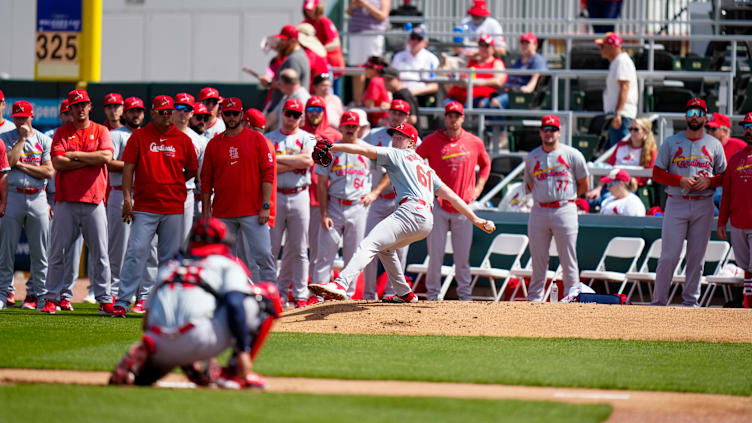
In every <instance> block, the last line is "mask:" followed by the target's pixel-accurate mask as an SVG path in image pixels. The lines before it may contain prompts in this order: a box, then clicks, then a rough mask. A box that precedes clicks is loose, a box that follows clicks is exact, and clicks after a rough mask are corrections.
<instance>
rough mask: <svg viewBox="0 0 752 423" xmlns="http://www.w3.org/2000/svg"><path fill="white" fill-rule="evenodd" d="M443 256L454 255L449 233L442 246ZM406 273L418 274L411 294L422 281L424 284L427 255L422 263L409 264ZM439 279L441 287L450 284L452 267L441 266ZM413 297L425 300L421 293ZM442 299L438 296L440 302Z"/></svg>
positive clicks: (452, 275) (424, 295)
mask: <svg viewBox="0 0 752 423" xmlns="http://www.w3.org/2000/svg"><path fill="white" fill-rule="evenodd" d="M444 254H445V255H446V254H454V249H453V248H452V233H451V232H448V233H447V238H446V244H445V245H444ZM442 258H443V257H442ZM407 273H417V274H418V276H417V277H416V278H415V282H413V292H415V291H416V289H417V287H418V285H419V284H420V282H421V280H422V281H423V285H425V284H426V281H425V275H426V273H428V254H427V253H426V259H425V260H423V263H413V264H409V265H408V266H407ZM441 277H442V278H444V282H443V283H442V287H443V286H444V285H446V284H449V283H451V282H452V279H454V265H452V266H445V265H441ZM447 286H448V285H447ZM415 295H417V296H418V297H421V298H426V294H425V293H422V292H421V293H420V294H418V293H416V294H415ZM442 299H444V296H443V295H441V294H440V295H439V300H442Z"/></svg>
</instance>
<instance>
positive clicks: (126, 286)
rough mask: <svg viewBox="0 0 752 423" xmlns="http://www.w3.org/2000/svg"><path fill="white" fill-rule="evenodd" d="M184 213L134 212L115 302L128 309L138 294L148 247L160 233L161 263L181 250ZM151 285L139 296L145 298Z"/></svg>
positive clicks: (158, 246)
mask: <svg viewBox="0 0 752 423" xmlns="http://www.w3.org/2000/svg"><path fill="white" fill-rule="evenodd" d="M182 216H183V215H182V214H157V213H148V212H141V211H137V212H133V222H131V234H130V237H129V238H128V250H127V251H126V253H125V260H124V261H123V267H122V269H121V271H120V288H119V289H118V296H117V299H116V300H115V305H116V306H120V307H123V308H125V309H126V310H127V309H128V306H129V305H130V300H131V297H133V296H134V295H136V293H137V292H138V291H139V289H140V288H142V289H143V288H144V287H143V286H142V284H141V275H142V274H143V273H144V269H145V266H146V259H147V257H148V255H149V251H150V250H151V248H149V247H150V246H151V245H152V243H153V242H154V235H157V255H158V257H159V266H160V267H161V266H162V265H163V264H165V263H166V262H168V261H169V260H171V259H172V258H173V257H175V255H176V254H177V253H178V251H179V250H180V242H181V240H182V239H183V238H182V237H183V232H182V226H181V225H182V219H183V217H182ZM151 288H152V287H148V289H144V290H145V291H146V292H145V293H144V292H143V291H142V292H141V294H145V295H141V297H140V298H139V299H142V300H146V299H148V297H149V291H151Z"/></svg>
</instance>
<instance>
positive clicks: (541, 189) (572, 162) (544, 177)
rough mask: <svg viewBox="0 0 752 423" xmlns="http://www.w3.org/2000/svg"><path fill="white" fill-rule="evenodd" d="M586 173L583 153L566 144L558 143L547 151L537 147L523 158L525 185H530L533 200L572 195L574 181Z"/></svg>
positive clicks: (552, 200)
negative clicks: (552, 149) (553, 148)
mask: <svg viewBox="0 0 752 423" xmlns="http://www.w3.org/2000/svg"><path fill="white" fill-rule="evenodd" d="M586 176H588V171H587V165H586V164H585V157H584V156H583V155H582V153H580V151H579V150H577V149H575V148H572V147H570V146H568V145H564V144H559V146H558V147H557V148H556V150H554V151H551V152H550V153H546V152H545V151H543V147H538V148H536V149H535V150H533V151H531V152H530V153H529V154H528V155H527V157H526V158H525V176H524V182H525V187H526V189H527V186H528V185H531V186H532V187H533V190H532V194H533V200H535V202H536V203H552V202H554V201H569V200H574V199H576V198H577V181H578V180H579V179H582V178H584V177H586Z"/></svg>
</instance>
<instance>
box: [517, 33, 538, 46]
mask: <svg viewBox="0 0 752 423" xmlns="http://www.w3.org/2000/svg"><path fill="white" fill-rule="evenodd" d="M523 41H527V42H529V43H535V44H538V37H536V36H535V34H533V33H532V32H525V33H524V34H522V35H520V42H523Z"/></svg>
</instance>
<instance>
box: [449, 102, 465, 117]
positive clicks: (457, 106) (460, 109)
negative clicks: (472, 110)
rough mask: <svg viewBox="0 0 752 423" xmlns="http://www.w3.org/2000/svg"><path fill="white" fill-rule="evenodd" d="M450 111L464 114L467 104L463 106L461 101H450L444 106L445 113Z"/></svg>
mask: <svg viewBox="0 0 752 423" xmlns="http://www.w3.org/2000/svg"><path fill="white" fill-rule="evenodd" d="M449 112H455V113H459V114H461V115H464V114H465V106H463V105H462V103H460V102H459V101H450V102H449V103H447V105H446V106H444V115H446V114H447V113H449Z"/></svg>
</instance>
